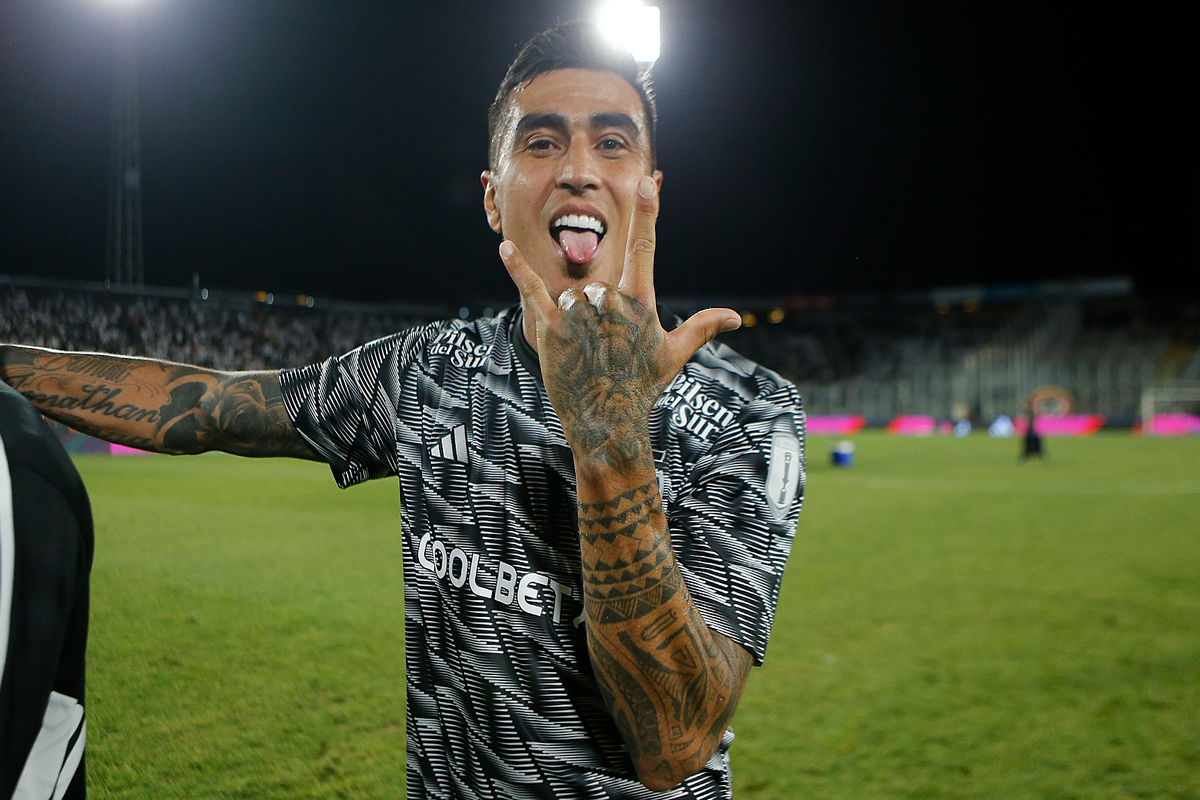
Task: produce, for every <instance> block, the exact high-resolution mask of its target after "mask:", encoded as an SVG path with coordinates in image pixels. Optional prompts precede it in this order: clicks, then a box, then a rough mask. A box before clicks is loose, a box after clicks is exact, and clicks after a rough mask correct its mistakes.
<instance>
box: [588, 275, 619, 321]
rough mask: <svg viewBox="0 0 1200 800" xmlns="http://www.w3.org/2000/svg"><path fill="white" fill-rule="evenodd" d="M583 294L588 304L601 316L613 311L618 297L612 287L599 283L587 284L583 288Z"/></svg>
mask: <svg viewBox="0 0 1200 800" xmlns="http://www.w3.org/2000/svg"><path fill="white" fill-rule="evenodd" d="M583 294H584V296H585V297H587V300H588V302H589V303H591V304H592V306H593V307H594V308H595V309H596V310H597V311H599V312H600V313H602V314H603V313H605V312H606V311H611V310H613V308H615V307H616V304H617V302H618V298H619V297H620V294H619V293H618V292H617V290H616V288H615V287H614V286H612V285H610V284H607V283H602V282H601V281H596V282H595V283H589V284H588V285H587V286H585V287H583Z"/></svg>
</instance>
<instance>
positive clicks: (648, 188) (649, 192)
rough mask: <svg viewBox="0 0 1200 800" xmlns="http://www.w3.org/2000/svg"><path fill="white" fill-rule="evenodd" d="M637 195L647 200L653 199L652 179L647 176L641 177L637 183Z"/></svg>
mask: <svg viewBox="0 0 1200 800" xmlns="http://www.w3.org/2000/svg"><path fill="white" fill-rule="evenodd" d="M638 194H640V195H641V196H642V197H645V198H646V199H647V200H649V199H650V198H651V197H654V178H651V177H650V176H649V175H643V176H642V179H641V180H640V181H638Z"/></svg>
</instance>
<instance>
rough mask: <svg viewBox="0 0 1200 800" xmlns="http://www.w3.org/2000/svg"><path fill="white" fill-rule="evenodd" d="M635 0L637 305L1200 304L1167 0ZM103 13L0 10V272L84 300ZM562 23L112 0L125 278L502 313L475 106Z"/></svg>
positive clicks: (1188, 126)
mask: <svg viewBox="0 0 1200 800" xmlns="http://www.w3.org/2000/svg"><path fill="white" fill-rule="evenodd" d="M657 4H658V5H659V7H660V8H661V9H662V27H663V33H662V36H663V55H662V57H661V58H660V60H659V62H658V64H657V65H656V67H655V80H656V84H657V90H658V95H659V115H660V144H659V150H660V162H661V167H662V169H663V171H664V173H665V180H664V186H663V200H662V213H661V215H660V218H659V226H658V232H659V248H658V258H657V275H658V284H659V291H660V295H663V296H669V295H692V296H696V295H701V296H729V295H740V296H746V295H784V294H794V293H819V292H881V293H888V292H897V291H907V290H920V289H926V288H931V287H935V286H947V285H963V284H1005V283H1024V282H1031V281H1042V280H1051V279H1064V278H1074V277H1089V276H1090V277H1096V276H1111V275H1132V276H1133V277H1134V279H1135V281H1136V284H1137V286H1138V288H1139V290H1140V291H1143V292H1149V293H1156V294H1158V295H1166V296H1178V295H1179V294H1180V293H1181V292H1183V293H1192V294H1200V257H1198V256H1200V226H1198V220H1200V206H1198V202H1197V183H1198V180H1197V179H1198V158H1197V156H1198V150H1200V148H1198V147H1197V142H1200V137H1198V135H1197V126H1196V123H1195V122H1194V121H1193V120H1192V119H1191V116H1192V114H1193V113H1194V108H1195V106H1196V97H1197V90H1196V80H1195V78H1196V75H1197V70H1196V52H1197V50H1198V48H1197V47H1196V45H1195V42H1194V37H1193V36H1191V35H1190V34H1188V31H1190V30H1192V28H1191V26H1190V23H1186V22H1185V20H1184V11H1183V7H1182V6H1180V7H1179V8H1180V10H1179V11H1178V12H1173V13H1176V14H1178V16H1177V17H1176V18H1171V17H1169V16H1166V15H1164V16H1153V15H1155V14H1164V13H1165V12H1159V11H1156V10H1151V7H1150V6H1148V5H1143V6H1138V5H1136V4H1135V5H1131V4H1122V5H1117V4H1106V3H1087V4H1085V3H1053V2H1042V3H1027V4H1022V3H1011V2H1010V3H1003V4H1001V3H964V2H961V0H960V1H959V2H954V3H950V2H934V3H894V2H878V3H870V2H863V1H862V0H819V1H818V0H811V1H809V0H799V1H797V2H789V3H783V2H760V1H758V0H740V1H738V2H734V1H732V0H730V1H724V0H722V1H720V2H718V0H687V1H686V2H685V1H684V0H659V2H658V3H657ZM113 6H114V4H113V3H112V2H111V0H110V2H105V0H3V2H0V179H2V185H0V273H10V274H16V275H30V276H40V277H53V278H70V279H83V280H102V279H103V276H104V252H105V248H104V243H105V225H106V205H105V203H106V185H107V180H108V157H109V156H108V150H109V119H110V114H111V107H112V94H113V92H112V84H113V65H114V59H115V51H116V47H115V43H116V38H117V37H116V34H117V25H116V16H117V12H116V9H115V8H114V7H113ZM590 8H591V5H590V4H581V3H577V2H535V1H534V0H517V1H516V2H490V3H475V4H462V3H458V4H453V3H428V4H425V3H417V2H399V0H395V1H393V2H381V1H377V2H367V1H366V0H362V1H361V2H353V1H351V0H342V1H341V2H334V0H324V1H323V2H316V1H315V0H286V2H285V1H283V0H142V3H141V6H140V9H141V10H140V12H139V29H138V30H139V59H140V63H139V74H140V80H141V132H142V170H143V178H142V186H143V190H142V191H143V204H144V231H145V234H144V242H145V275H146V282H147V283H148V284H153V285H159V286H190V285H191V284H192V280H193V274H194V273H197V272H198V273H199V275H200V280H201V283H202V284H203V285H204V286H208V287H214V288H223V289H249V290H256V289H265V290H270V291H273V292H281V293H292V292H295V293H300V292H304V293H310V294H315V295H317V296H318V297H320V296H322V295H324V296H336V297H341V298H347V299H362V300H383V301H416V302H451V303H459V302H462V303H468V302H471V301H473V300H477V299H480V298H489V299H491V298H500V299H515V296H516V293H515V290H514V289H513V287H512V286H511V284H510V282H509V280H508V277H507V275H506V273H505V272H504V270H503V267H502V266H501V265H500V262H499V259H498V257H497V256H496V246H497V244H498V243H499V240H498V238H497V237H496V236H495V234H493V233H492V232H491V231H490V230H489V229H488V227H487V225H486V222H485V219H484V214H483V210H482V206H481V197H482V194H481V191H482V190H481V187H480V185H479V173H480V171H481V170H482V169H484V167H485V166H486V163H485V161H486V149H487V142H486V120H485V116H486V109H487V105H488V103H489V102H490V100H491V97H492V95H493V93H494V91H495V87H496V85H497V84H498V82H499V80H500V78H501V76H502V75H503V73H504V70H505V67H506V66H507V64H508V62H509V61H510V60H511V59H512V57H513V56H514V55H515V54H516V50H517V48H518V46H519V45H520V44H521V43H522V42H523V41H524V40H525V39H527V38H528V37H529V36H531V35H532V34H534V33H536V32H537V31H538V30H540V29H542V28H545V27H548V26H550V25H552V24H554V23H556V22H559V21H565V20H568V19H573V18H577V17H580V16H585V15H587V14H588V13H590Z"/></svg>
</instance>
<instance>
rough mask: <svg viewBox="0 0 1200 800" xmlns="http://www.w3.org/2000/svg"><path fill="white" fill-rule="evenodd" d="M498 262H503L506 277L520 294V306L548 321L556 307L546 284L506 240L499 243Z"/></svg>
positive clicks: (519, 252) (514, 246) (515, 247)
mask: <svg viewBox="0 0 1200 800" xmlns="http://www.w3.org/2000/svg"><path fill="white" fill-rule="evenodd" d="M500 260H501V261H503V262H504V268H505V269H507V270H508V276H509V277H510V278H512V281H513V283H515V284H516V285H517V291H518V292H520V293H521V300H522V305H523V306H524V307H525V308H526V309H527V310H528V311H529V313H531V314H536V315H537V316H538V317H540V318H541V319H549V318H550V316H551V315H552V314H553V313H554V309H555V308H556V306H555V303H554V300H553V298H551V297H550V293H549V292H548V291H546V284H545V283H543V282H542V279H541V277H539V276H538V274H537V273H536V272H534V271H533V268H532V267H530V266H529V264H528V263H527V262H526V261H525V257H524V256H523V255H521V251H520V250H518V249H517V246H516V245H515V244H513V243H512V242H510V241H509V240H507V239H505V240H504V241H503V242H501V243H500Z"/></svg>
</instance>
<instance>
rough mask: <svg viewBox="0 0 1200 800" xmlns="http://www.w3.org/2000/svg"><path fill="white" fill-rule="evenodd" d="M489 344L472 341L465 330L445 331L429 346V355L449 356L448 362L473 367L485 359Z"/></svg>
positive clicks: (464, 367)
mask: <svg viewBox="0 0 1200 800" xmlns="http://www.w3.org/2000/svg"><path fill="white" fill-rule="evenodd" d="M488 350H489V346H488V345H486V344H480V343H479V342H476V341H474V339H472V338H471V336H470V335H469V334H468V333H467V332H466V331H455V330H451V331H447V332H446V333H443V334H442V335H441V336H439V337H438V338H437V340H436V341H435V342H434V343H433V344H432V345H430V346H429V353H430V355H435V356H449V357H450V363H451V364H452V365H454V366H456V367H461V368H463V369H473V368H475V367H478V366H479V365H480V364H482V363H483V362H484V361H486V360H487V354H488Z"/></svg>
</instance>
